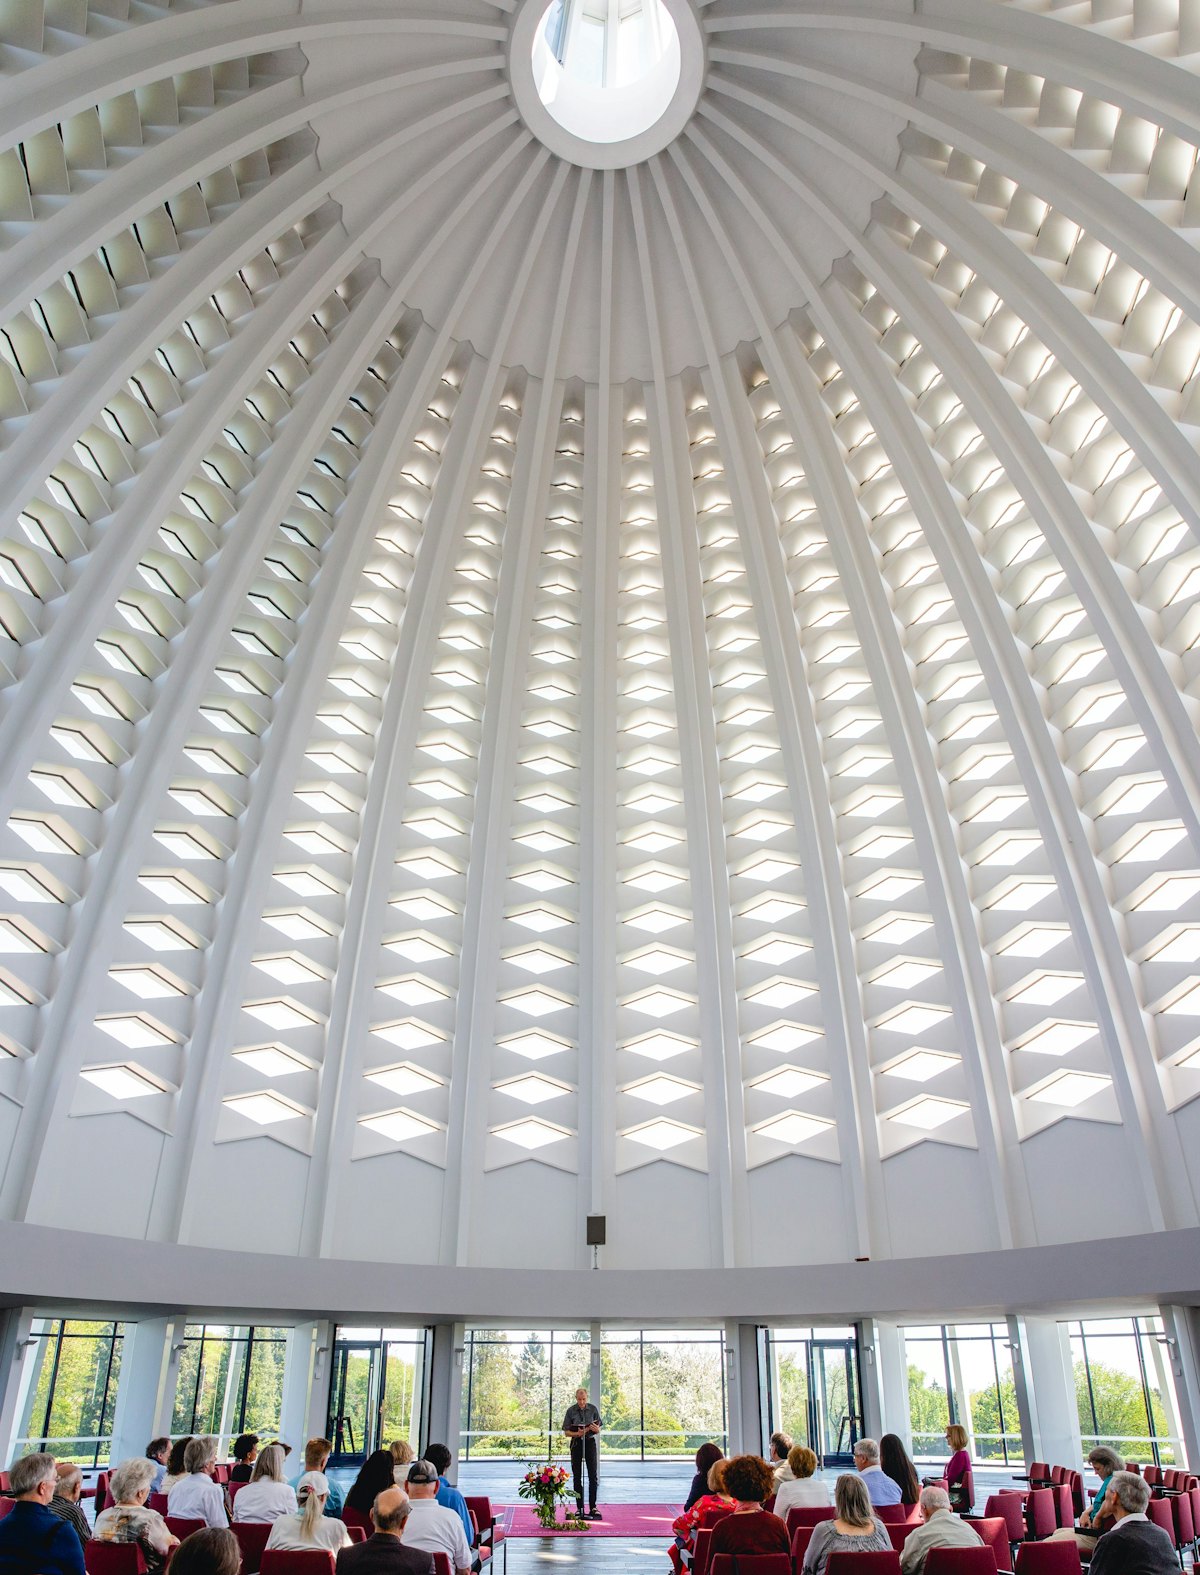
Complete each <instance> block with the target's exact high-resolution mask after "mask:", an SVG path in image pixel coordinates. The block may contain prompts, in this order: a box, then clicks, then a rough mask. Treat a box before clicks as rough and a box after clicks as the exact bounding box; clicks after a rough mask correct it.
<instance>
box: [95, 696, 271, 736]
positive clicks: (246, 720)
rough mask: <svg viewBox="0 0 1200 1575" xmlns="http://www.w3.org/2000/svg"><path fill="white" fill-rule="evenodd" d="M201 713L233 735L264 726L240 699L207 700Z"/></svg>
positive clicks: (251, 732) (209, 722)
mask: <svg viewBox="0 0 1200 1575" xmlns="http://www.w3.org/2000/svg"><path fill="white" fill-rule="evenodd" d="M102 714H107V713H102ZM200 715H201V716H202V717H203V718H204V720H205V721H206V722H207V723H208V724H209V726H210V727H215V728H216V730H217V732H218V733H227V734H230V735H233V736H238V735H241V736H253V735H255V734H257V733H259V732H261V730H262V727H263V723H262V721H261V720H260V719H259V717H257V716H256V715H255V713H254V712H253V711H252V710H251V709H250V707H249V706H248V705H245V704H244V703H243V702H241V701H239V700H206V701H204V703H203V704H202V705H201V706H200Z"/></svg>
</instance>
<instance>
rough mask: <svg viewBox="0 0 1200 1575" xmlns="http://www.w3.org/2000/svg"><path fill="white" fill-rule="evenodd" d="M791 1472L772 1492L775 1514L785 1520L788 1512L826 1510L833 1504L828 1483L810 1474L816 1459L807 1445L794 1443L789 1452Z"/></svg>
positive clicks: (812, 1471)
mask: <svg viewBox="0 0 1200 1575" xmlns="http://www.w3.org/2000/svg"><path fill="white" fill-rule="evenodd" d="M787 1463H788V1470H789V1471H790V1472H791V1475H790V1476H787V1477H785V1478H784V1479H783V1481H782V1482H781V1483H780V1484H779V1486H778V1487H777V1488H776V1489H775V1513H776V1514H777V1515H778V1516H779V1518H780V1520H783V1521H786V1520H787V1517H788V1510H789V1509H825V1508H827V1507H828V1506H829V1505H830V1504H832V1503H833V1494H832V1493H831V1492H830V1491H829V1483H828V1482H822V1481H821V1480H820V1478H819V1477H816V1476H814V1475H813V1473H814V1471H816V1469H817V1457H816V1455H814V1454H813V1452H812V1450H811V1449H809V1447H808V1445H807V1444H793V1445H792V1447H791V1448H790V1449H789V1450H788V1456H787Z"/></svg>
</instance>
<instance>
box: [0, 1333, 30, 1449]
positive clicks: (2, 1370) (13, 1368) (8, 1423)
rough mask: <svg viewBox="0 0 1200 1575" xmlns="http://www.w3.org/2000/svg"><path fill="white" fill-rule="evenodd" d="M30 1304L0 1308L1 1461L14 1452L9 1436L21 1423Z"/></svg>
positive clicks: (27, 1377) (26, 1379)
mask: <svg viewBox="0 0 1200 1575" xmlns="http://www.w3.org/2000/svg"><path fill="white" fill-rule="evenodd" d="M34 1316H35V1315H34V1311H33V1308H32V1307H6V1308H4V1309H3V1310H2V1311H0V1448H2V1449H3V1450H4V1454H3V1456H2V1457H0V1458H2V1459H3V1462H4V1464H5V1465H7V1464H8V1463H9V1461H10V1460H12V1458H13V1456H14V1455H15V1454H16V1452H17V1451H16V1449H15V1447H14V1444H13V1440H14V1439H15V1438H16V1437H17V1434H18V1432H19V1431H20V1427H21V1418H22V1416H23V1415H24V1412H25V1399H26V1394H27V1392H28V1389H29V1383H30V1379H31V1377H32V1374H33V1363H32V1362H31V1361H30V1360H29V1356H30V1352H31V1350H32V1341H33V1334H32V1327H33V1320H34Z"/></svg>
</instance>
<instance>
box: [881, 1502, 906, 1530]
mask: <svg viewBox="0 0 1200 1575" xmlns="http://www.w3.org/2000/svg"><path fill="white" fill-rule="evenodd" d="M871 1508H872V1512H873V1513H874V1516H875V1519H876V1520H881V1521H882V1522H883V1524H884V1525H885V1526H902V1525H903V1524H904V1522H905V1521H906V1520H911V1518H912V1505H911V1504H873V1505H872V1506H871Z"/></svg>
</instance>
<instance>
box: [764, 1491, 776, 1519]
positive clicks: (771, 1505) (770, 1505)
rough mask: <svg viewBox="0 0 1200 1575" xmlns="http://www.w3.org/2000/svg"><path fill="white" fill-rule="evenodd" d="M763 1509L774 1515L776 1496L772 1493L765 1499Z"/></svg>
mask: <svg viewBox="0 0 1200 1575" xmlns="http://www.w3.org/2000/svg"><path fill="white" fill-rule="evenodd" d="M763 1508H764V1509H765V1510H766V1512H767V1514H768V1515H773V1514H774V1513H775V1495H774V1493H772V1494H771V1496H770V1497H769V1498H764V1499H763Z"/></svg>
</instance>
